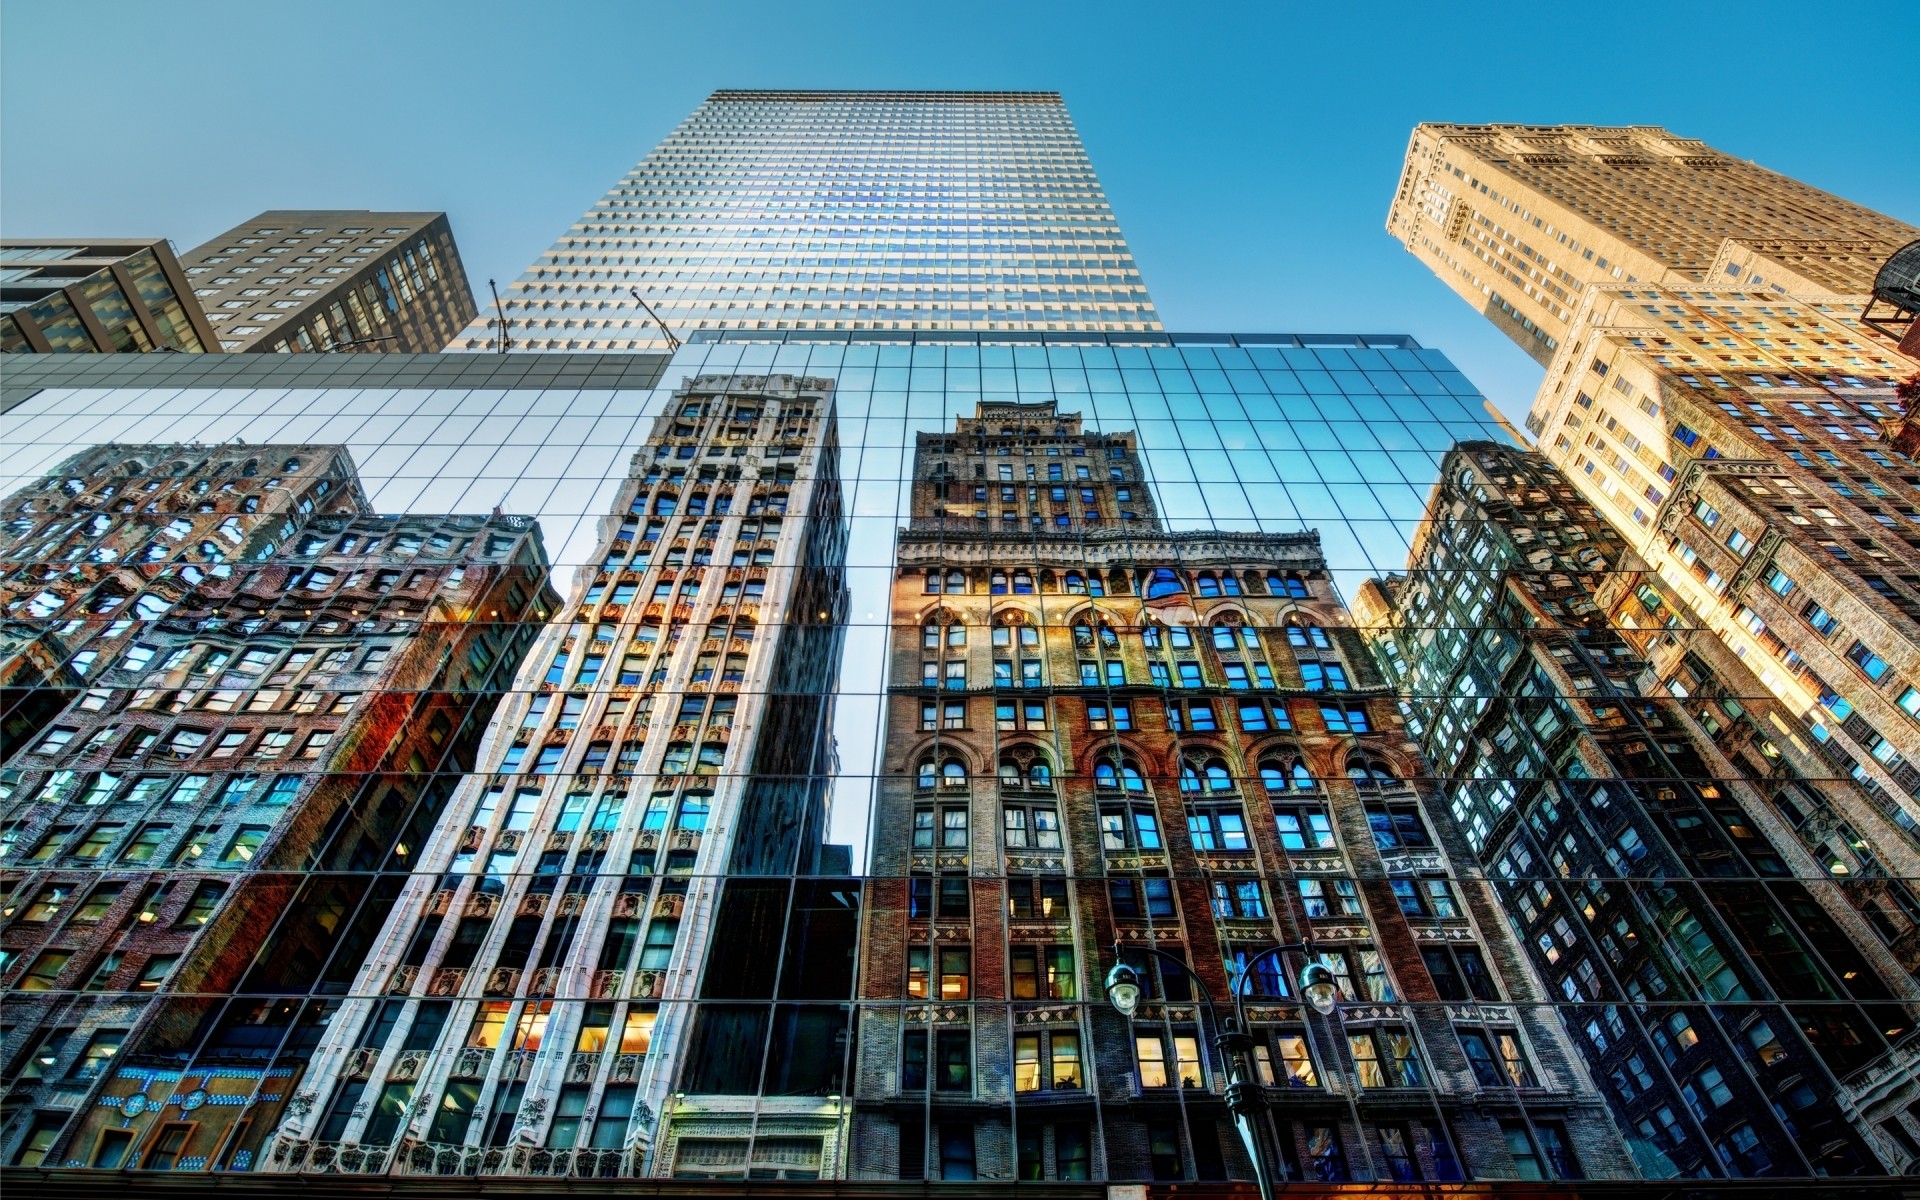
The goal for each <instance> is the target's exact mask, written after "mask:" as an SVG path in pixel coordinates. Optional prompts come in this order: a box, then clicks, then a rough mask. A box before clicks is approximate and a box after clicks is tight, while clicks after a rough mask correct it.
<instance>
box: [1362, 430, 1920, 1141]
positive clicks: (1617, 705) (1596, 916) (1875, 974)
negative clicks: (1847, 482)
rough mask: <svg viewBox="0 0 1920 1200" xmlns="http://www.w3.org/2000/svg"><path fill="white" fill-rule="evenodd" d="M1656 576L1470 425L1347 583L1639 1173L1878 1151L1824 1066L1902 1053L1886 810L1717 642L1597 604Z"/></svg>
mask: <svg viewBox="0 0 1920 1200" xmlns="http://www.w3.org/2000/svg"><path fill="white" fill-rule="evenodd" d="M1654 582H1655V581H1653V577H1652V575H1651V572H1649V571H1648V569H1647V567H1646V565H1645V564H1644V563H1643V562H1641V561H1640V560H1639V558H1638V556H1637V555H1635V554H1634V553H1633V552H1632V551H1631V550H1630V549H1629V548H1628V546H1627V544H1626V543H1625V541H1624V540H1623V539H1622V538H1621V536H1620V535H1619V534H1618V533H1616V532H1615V531H1614V530H1613V529H1612V528H1611V527H1610V526H1609V525H1608V524H1607V523H1606V522H1605V521H1603V520H1602V519H1601V517H1600V514H1599V513H1598V512H1597V511H1596V510H1595V509H1594V508H1593V506H1592V505H1590V504H1588V503H1587V502H1586V501H1585V500H1583V499H1582V498H1581V497H1580V495H1579V493H1578V492H1576V491H1575V490H1574V488H1573V487H1572V485H1571V484H1570V483H1569V482H1568V481H1567V480H1566V478H1565V477H1564V476H1562V475H1561V474H1560V473H1559V472H1558V471H1556V470H1554V468H1553V467H1552V466H1551V465H1549V464H1548V463H1547V462H1546V461H1545V460H1544V459H1543V458H1542V457H1541V456H1539V455H1537V454H1533V453H1529V452H1526V451H1523V450H1518V449H1514V448H1511V447H1503V446H1499V445H1495V444H1493V443H1488V442H1469V443H1464V444H1462V445H1461V446H1459V447H1457V448H1456V449H1455V450H1454V451H1453V452H1452V453H1451V454H1449V455H1448V456H1447V459H1446V462H1445V465H1444V468H1443V472H1442V478H1441V481H1440V483H1439V484H1438V485H1437V487H1436V489H1435V492H1434V496H1433V499H1432V502H1431V504H1430V507H1429V512H1428V519H1427V522H1426V524H1425V525H1424V526H1423V528H1422V530H1421V534H1420V536H1419V538H1418V539H1417V542H1416V547H1415V552H1414V555H1413V558H1412V560H1411V561H1410V563H1409V565H1408V570H1407V573H1406V574H1404V575H1396V576H1393V577H1390V578H1388V579H1385V580H1374V581H1370V582H1369V583H1368V584H1367V585H1366V587H1365V589H1363V593H1362V596H1361V599H1360V602H1359V605H1358V607H1359V609H1360V611H1361V612H1362V613H1363V615H1364V617H1365V620H1366V623H1367V624H1368V625H1369V626H1370V627H1371V631H1372V633H1373V635H1374V637H1375V645H1376V650H1377V651H1378V652H1379V655H1380V658H1381V660H1382V662H1383V664H1384V665H1385V666H1386V669H1387V671H1388V674H1389V675H1390V676H1391V677H1392V678H1393V680H1394V682H1395V684H1396V685H1397V686H1398V687H1399V688H1400V689H1401V691H1402V693H1403V695H1404V696H1405V698H1406V704H1407V706H1408V707H1407V713H1408V728H1409V729H1410V730H1412V731H1413V732H1414V733H1415V734H1416V735H1417V736H1418V737H1419V738H1420V740H1421V742H1422V744H1423V745H1424V746H1425V747H1426V749H1427V751H1428V756H1429V760H1430V761H1431V762H1432V763H1433V765H1434V768H1435V770H1436V771H1437V772H1439V773H1440V774H1441V775H1442V776H1445V777H1447V779H1448V784H1447V790H1448V792H1449V795H1450V804H1451V807H1452V810H1453V815H1454V817H1455V819H1456V820H1457V821H1458V822H1459V823H1460V824H1461V826H1462V828H1463V829H1464V830H1465V831H1466V833H1467V836H1468V839H1469V841H1470V842H1471V843H1472V844H1473V846H1474V849H1475V850H1476V851H1478V852H1479V853H1480V854H1481V855H1482V856H1483V857H1484V858H1485V860H1486V861H1487V862H1489V863H1490V864H1491V865H1492V872H1493V874H1494V876H1495V878H1496V880H1497V887H1498V889H1499V892H1500V895H1501V900H1502V904H1503V906H1504V907H1505V909H1506V911H1507V914H1508V916H1509V918H1510V919H1511V920H1512V922H1513V924H1514V927H1515V931H1516V932H1517V933H1518V934H1519V935H1520V937H1521V945H1522V946H1524V947H1525V948H1526V949H1527V951H1528V953H1529V955H1530V957H1531V958H1532V959H1533V965H1534V967H1535V969H1536V970H1537V971H1538V972H1539V974H1540V976H1541V977H1542V978H1543V979H1544V980H1546V981H1547V983H1548V985H1549V988H1550V990H1551V992H1553V993H1557V998H1558V999H1561V1000H1564V1001H1565V1002H1566V1003H1565V1004H1564V1005H1563V1006H1562V1007H1561V1008H1560V1010H1559V1011H1560V1013H1561V1016H1562V1018H1563V1020H1564V1021H1565V1022H1566V1025H1567V1029H1568V1033H1569V1035H1570V1036H1571V1037H1572V1038H1573V1039H1574V1040H1575V1042H1576V1044H1577V1045H1579V1047H1580V1050H1581V1052H1582V1053H1583V1055H1585V1056H1586V1057H1587V1058H1588V1061H1589V1062H1590V1063H1592V1064H1593V1068H1594V1074H1595V1076H1596V1078H1597V1080H1598V1082H1599V1083H1600V1085H1601V1088H1602V1090H1603V1092H1604V1093H1605V1094H1606V1096H1607V1098H1608V1101H1609V1103H1610V1104H1611V1105H1612V1107H1613V1109H1614V1113H1615V1118H1616V1121H1617V1123H1618V1125H1619V1127H1620V1129H1621V1131H1622V1133H1623V1134H1624V1135H1625V1137H1626V1138H1627V1141H1628V1144H1629V1145H1630V1146H1631V1148H1632V1149H1633V1152H1634V1155H1635V1158H1636V1160H1637V1163H1638V1169H1639V1170H1640V1172H1641V1173H1642V1174H1643V1175H1646V1176H1649V1177H1660V1176H1672V1175H1684V1176H1715V1177H1721V1176H1727V1177H1742V1176H1756V1175H1758V1176H1780V1175H1786V1176H1806V1175H1814V1174H1820V1175H1854V1174H1877V1173H1880V1172H1881V1171H1883V1170H1895V1171H1898V1170H1900V1169H1901V1168H1903V1167H1904V1166H1906V1164H1907V1162H1908V1158H1907V1156H1905V1155H1902V1154H1900V1153H1898V1152H1897V1150H1896V1151H1895V1152H1886V1151H1883V1150H1882V1149H1881V1148H1880V1147H1878V1146H1876V1144H1875V1137H1874V1131H1873V1130H1872V1129H1871V1128H1869V1127H1862V1126H1863V1125H1864V1123H1863V1122H1859V1121H1858V1120H1857V1119H1856V1116H1855V1113H1854V1112H1853V1111H1852V1110H1851V1106H1850V1105H1849V1102H1848V1099H1847V1094H1846V1092H1847V1089H1846V1087H1845V1086H1844V1085H1845V1081H1847V1080H1848V1079H1850V1078H1853V1077H1856V1076H1858V1075H1860V1074H1862V1073H1867V1074H1872V1075H1876V1076H1880V1075H1891V1076H1896V1077H1897V1076H1903V1075H1904V1076H1908V1077H1911V1074H1912V1072H1913V1071H1914V1069H1915V1065H1916V1064H1915V1059H1914V1049H1913V1040H1912V1029H1913V1020H1912V1014H1911V1013H1910V1012H1909V1011H1907V1009H1906V1008H1905V1007H1903V1006H1902V1005H1900V1004H1898V1003H1895V1001H1896V1000H1899V999H1911V998H1912V996H1913V982H1912V977H1911V975H1910V973H1909V971H1910V965H1909V964H1907V963H1905V962H1904V961H1903V960H1904V957H1905V954H1906V949H1905V948H1906V947H1907V946H1908V945H1909V944H1910V942H1911V940H1912V937H1913V930H1914V921H1915V918H1916V916H1920V901H1917V900H1916V899H1915V897H1914V895H1913V892H1912V890H1911V887H1910V885H1909V884H1908V883H1907V882H1906V881H1905V879H1903V878H1899V877H1896V873H1897V875H1904V876H1907V877H1909V878H1910V877H1911V873H1912V869H1913V868H1912V866H1911V865H1910V863H1909V862H1908V860H1907V858H1906V856H1905V854H1904V852H1903V849H1902V846H1901V837H1900V834H1899V832H1898V830H1897V828H1896V827H1895V826H1894V825H1893V823H1892V822H1891V821H1889V820H1888V819H1887V818H1886V817H1885V816H1884V815H1883V814H1882V813H1880V812H1879V811H1878V810H1877V809H1876V807H1875V806H1874V805H1873V804H1872V803H1871V802H1870V801H1869V799H1868V798H1867V796H1866V795H1865V794H1864V792H1863V791H1862V789H1861V788H1860V787H1859V786H1858V785H1857V784H1856V783H1854V782H1853V781H1852V780H1849V779H1846V778H1844V777H1835V774H1834V772H1833V771H1832V769H1831V768H1830V767H1829V766H1828V765H1827V764H1826V763H1825V762H1823V761H1822V760H1821V758H1820V757H1819V756H1818V755H1817V754H1814V753H1813V752H1812V751H1811V750H1810V748H1809V747H1808V745H1807V744H1806V743H1804V742H1802V741H1800V739H1799V738H1798V737H1797V736H1795V734H1794V732H1793V731H1794V730H1795V729H1797V728H1798V725H1797V723H1794V724H1789V723H1788V722H1790V721H1791V720H1792V718H1791V716H1790V714H1785V713H1784V711H1783V710H1782V709H1781V706H1780V705H1778V704H1777V703H1776V702H1773V701H1772V700H1771V699H1770V698H1769V697H1767V696H1766V695H1765V693H1764V691H1763V690H1761V689H1760V688H1759V687H1758V685H1757V683H1754V682H1753V681H1752V679H1751V675H1750V674H1749V673H1748V672H1747V671H1746V670H1745V668H1744V667H1742V666H1741V665H1740V664H1739V660H1738V659H1736V658H1734V657H1733V656H1731V655H1725V654H1724V647H1722V646H1720V644H1719V643H1718V642H1717V641H1715V640H1714V639H1712V638H1711V637H1710V636H1707V635H1700V636H1699V637H1698V638H1697V639H1696V645H1699V647H1700V649H1702V650H1706V649H1708V648H1709V647H1710V648H1711V649H1715V650H1720V651H1722V654H1720V655H1712V654H1708V655H1706V656H1704V657H1702V656H1698V655H1695V654H1690V653H1687V652H1685V651H1684V650H1681V651H1679V652H1677V653H1673V652H1669V653H1664V654H1662V653H1661V652H1659V651H1658V650H1656V651H1655V653H1654V654H1653V655H1648V654H1647V653H1646V651H1647V650H1648V648H1649V647H1648V644H1647V642H1648V639H1647V638H1646V637H1645V636H1644V635H1643V636H1640V637H1637V638H1635V637H1632V636H1630V635H1631V634H1632V633H1633V631H1632V629H1631V628H1629V629H1627V630H1626V632H1625V633H1623V632H1622V630H1621V629H1620V628H1618V627H1616V625H1615V623H1614V622H1615V621H1616V620H1618V619H1619V618H1620V617H1621V616H1625V615H1630V614H1628V613H1627V611H1626V610H1627V609H1628V608H1629V607H1631V608H1632V610H1633V612H1636V613H1638V614H1639V615H1640V617H1641V618H1642V620H1641V621H1639V622H1635V624H1637V625H1645V624H1647V622H1646V621H1645V620H1644V618H1645V616H1646V614H1647V608H1646V604H1647V601H1648V599H1649V597H1653V596H1657V595H1658V593H1656V592H1655V591H1654V590H1653V588H1654ZM1676 603H1677V601H1673V600H1671V599H1668V600H1666V601H1664V603H1663V602H1662V601H1660V600H1658V599H1656V600H1654V606H1655V607H1656V608H1662V607H1664V608H1666V609H1667V611H1666V614H1665V615H1666V616H1668V617H1669V618H1672V621H1671V623H1672V626H1673V628H1672V629H1670V630H1668V631H1666V632H1663V633H1660V634H1656V640H1659V641H1663V642H1668V643H1670V644H1677V643H1679V642H1680V641H1681V640H1682V639H1683V638H1684V637H1685V634H1684V633H1683V632H1682V630H1683V628H1688V627H1692V626H1693V625H1695V624H1697V622H1694V621H1692V620H1690V619H1688V618H1686V617H1685V615H1684V614H1675V613H1674V612H1673V611H1672V606H1673V605H1674V604H1676ZM1662 658H1664V659H1666V660H1668V661H1669V662H1675V663H1677V661H1678V660H1679V659H1681V658H1686V659H1690V660H1691V662H1690V664H1689V665H1688V666H1687V667H1685V668H1684V669H1683V670H1682V673H1681V674H1678V675H1676V674H1663V675H1656V673H1655V672H1654V671H1653V670H1651V669H1650V668H1651V667H1652V666H1653V665H1654V664H1655V662H1657V661H1659V660H1660V659H1662ZM1657 679H1665V681H1666V685H1664V686H1663V685H1660V684H1658V683H1656V680H1657ZM1683 680H1684V681H1683ZM1743 684H1744V685H1745V686H1743ZM1783 717H1784V719H1783ZM1783 734H1784V736H1783ZM1796 743H1797V744H1796ZM1889 856H1890V859H1889ZM1889 861H1891V864H1892V866H1893V867H1894V868H1895V870H1894V871H1890V870H1889ZM1896 1124H1897V1121H1896ZM1883 1158H1884V1162H1883Z"/></svg>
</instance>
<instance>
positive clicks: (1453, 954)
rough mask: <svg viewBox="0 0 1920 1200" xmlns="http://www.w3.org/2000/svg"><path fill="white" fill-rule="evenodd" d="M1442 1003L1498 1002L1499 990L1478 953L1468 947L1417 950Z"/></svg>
mask: <svg viewBox="0 0 1920 1200" xmlns="http://www.w3.org/2000/svg"><path fill="white" fill-rule="evenodd" d="M1420 957H1421V959H1422V960H1423V961H1424V962H1425V963H1426V966H1427V974H1428V975H1430V976H1432V978H1433V986H1434V990H1435V991H1436V992H1438V993H1439V995H1440V998H1441V999H1442V1000H1451V1001H1462V1000H1485V1001H1489V1002H1498V1001H1499V999H1500V988H1499V986H1498V985H1497V984H1496V983H1495V982H1494V978H1493V972H1492V970H1491V969H1490V968H1489V967H1488V966H1487V960H1486V959H1485V958H1484V957H1483V956H1482V955H1481V953H1480V951H1479V950H1478V949H1477V948H1475V947H1472V946H1427V947H1423V948H1422V949H1421V951H1420Z"/></svg>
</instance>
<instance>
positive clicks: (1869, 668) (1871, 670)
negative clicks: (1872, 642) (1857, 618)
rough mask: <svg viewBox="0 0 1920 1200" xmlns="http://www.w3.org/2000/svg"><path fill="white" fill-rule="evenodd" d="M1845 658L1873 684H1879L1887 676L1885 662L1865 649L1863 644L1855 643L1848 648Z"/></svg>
mask: <svg viewBox="0 0 1920 1200" xmlns="http://www.w3.org/2000/svg"><path fill="white" fill-rule="evenodd" d="M1847 657H1848V658H1849V659H1851V660H1852V661H1853V665H1854V666H1856V667H1859V668H1860V671H1861V673H1862V674H1864V675H1865V676H1866V677H1867V678H1868V679H1871V680H1873V681H1874V682H1875V683H1879V682H1880V681H1881V679H1883V678H1885V676H1886V674H1887V670H1888V667H1887V660H1886V659H1884V658H1881V657H1880V656H1879V655H1878V654H1875V653H1874V652H1873V651H1871V650H1869V649H1867V647H1866V643H1864V642H1855V643H1854V644H1853V645H1852V646H1851V647H1850V648H1848V650H1847Z"/></svg>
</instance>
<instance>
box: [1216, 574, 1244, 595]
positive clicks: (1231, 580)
mask: <svg viewBox="0 0 1920 1200" xmlns="http://www.w3.org/2000/svg"><path fill="white" fill-rule="evenodd" d="M1220 590H1221V591H1222V592H1224V593H1226V594H1227V595H1229V596H1238V595H1239V594H1240V577H1239V576H1238V575H1235V574H1234V573H1233V572H1232V571H1222V572H1220Z"/></svg>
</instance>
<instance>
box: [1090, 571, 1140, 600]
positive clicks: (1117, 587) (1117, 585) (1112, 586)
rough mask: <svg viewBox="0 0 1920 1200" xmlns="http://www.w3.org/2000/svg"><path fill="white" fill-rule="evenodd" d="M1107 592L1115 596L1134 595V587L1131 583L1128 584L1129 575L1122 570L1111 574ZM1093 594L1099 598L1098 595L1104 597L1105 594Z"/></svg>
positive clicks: (1108, 577) (1109, 574)
mask: <svg viewBox="0 0 1920 1200" xmlns="http://www.w3.org/2000/svg"><path fill="white" fill-rule="evenodd" d="M1107 591H1108V592H1111V593H1112V594H1113V595H1115V596H1131V595H1133V585H1132V584H1131V583H1130V582H1128V580H1127V573H1126V572H1125V571H1120V570H1115V571H1111V572H1109V573H1108V575H1107ZM1093 594H1094V595H1096V596H1098V595H1102V594H1103V593H1101V592H1095V593H1093Z"/></svg>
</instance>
